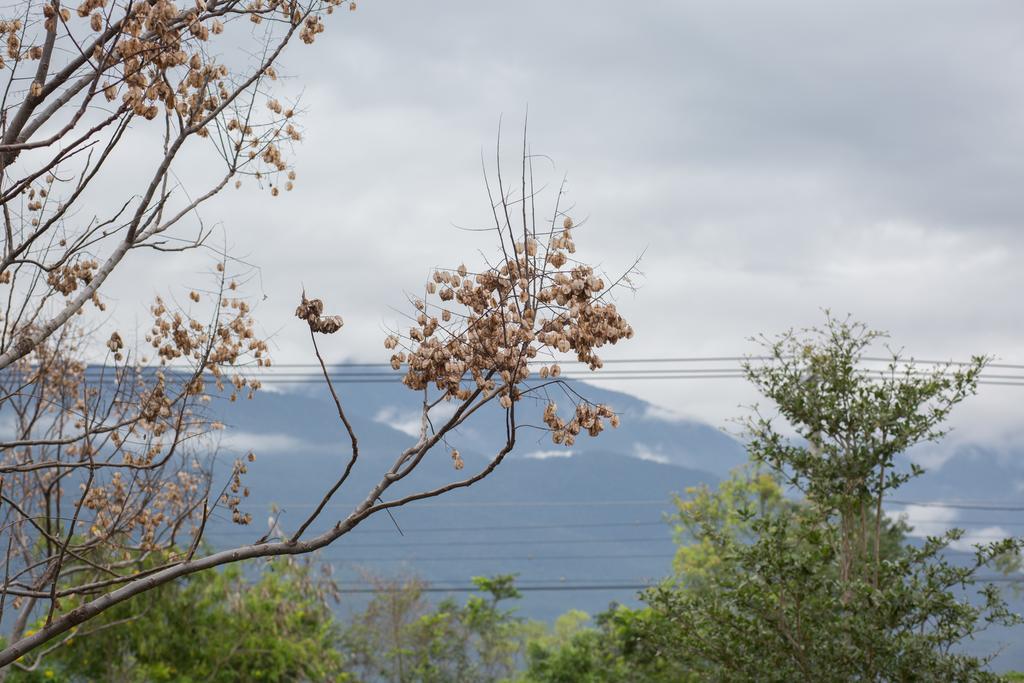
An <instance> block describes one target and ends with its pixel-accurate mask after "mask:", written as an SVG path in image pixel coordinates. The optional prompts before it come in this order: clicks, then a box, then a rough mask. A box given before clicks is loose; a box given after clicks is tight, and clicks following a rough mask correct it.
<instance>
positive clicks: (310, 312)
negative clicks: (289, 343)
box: [295, 292, 345, 334]
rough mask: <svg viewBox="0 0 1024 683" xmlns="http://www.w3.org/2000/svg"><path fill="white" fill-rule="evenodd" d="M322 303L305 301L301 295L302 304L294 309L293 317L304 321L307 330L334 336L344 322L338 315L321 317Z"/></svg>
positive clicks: (303, 295) (304, 294)
mask: <svg viewBox="0 0 1024 683" xmlns="http://www.w3.org/2000/svg"><path fill="white" fill-rule="evenodd" d="M323 312H324V302H323V301H321V300H320V299H307V298H306V293H305V292H303V293H302V302H301V303H300V304H299V306H298V308H296V309H295V317H296V318H299V319H300V320H305V321H306V323H307V324H308V325H309V329H310V330H312V331H313V332H319V333H320V334H334V333H335V332H337V331H338V330H340V329H341V327H342V325H344V324H345V321H343V320H342V319H341V316H340V315H323Z"/></svg>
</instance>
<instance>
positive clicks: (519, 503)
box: [278, 498, 1024, 530]
mask: <svg viewBox="0 0 1024 683" xmlns="http://www.w3.org/2000/svg"><path fill="white" fill-rule="evenodd" d="M886 503H888V504H891V505H899V506H911V505H912V506H920V507H937V508H952V509H957V510H986V511H997V512H998V511H1001V512H1024V505H1010V504H1006V505H1001V504H989V503H979V504H974V503H968V502H956V501H950V502H945V501H915V500H896V499H885V500H883V505H884V504H886ZM671 504H672V501H670V500H666V499H661V498H651V499H634V500H481V501H433V502H429V503H416V506H417V507H421V508H427V507H446V508H449V507H471V508H480V507H498V508H501V507H513V508H531V507H532V508H544V507H629V506H646V505H664V506H669V505H671ZM314 505H315V504H314V503H300V502H295V503H279V504H278V506H279V507H281V508H284V509H289V508H291V509H306V508H310V507H313V506H314ZM349 507H351V504H345V503H337V504H334V505H328V506H327V508H326V509H331V508H334V509H348V508H349ZM453 530H454V529H453Z"/></svg>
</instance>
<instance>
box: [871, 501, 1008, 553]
mask: <svg viewBox="0 0 1024 683" xmlns="http://www.w3.org/2000/svg"><path fill="white" fill-rule="evenodd" d="M900 512H902V513H903V514H904V515H905V516H906V520H907V523H908V524H910V525H911V526H912V527H913V529H912V530H911V532H910V536H913V537H915V538H924V537H925V536H941V535H942V534H944V533H945V532H947V531H949V530H950V529H953V528H960V529H963V530H964V535H963V536H962V537H961V538H960V539H959V540H956V541H953V542H952V543H950V544H949V547H950V548H952V549H954V550H964V551H970V550H973V549H974V546H975V544H979V543H991V542H993V541H999V540H1002V539H1004V538H1009V537H1010V536H1012V535H1013V534H1011V533H1010V532H1009V531H1007V530H1006V529H1005V528H1004V527H1001V526H998V525H992V526H985V527H980V528H965V527H966V526H967V524H966V523H963V524H958V523H957V522H958V521H959V518H960V513H959V511H958V510H955V509H951V508H943V507H937V506H936V507H932V506H926V505H908V506H906V507H905V508H903V509H902V510H901V511H892V510H890V511H887V514H889V516H891V517H897V516H899V514H900Z"/></svg>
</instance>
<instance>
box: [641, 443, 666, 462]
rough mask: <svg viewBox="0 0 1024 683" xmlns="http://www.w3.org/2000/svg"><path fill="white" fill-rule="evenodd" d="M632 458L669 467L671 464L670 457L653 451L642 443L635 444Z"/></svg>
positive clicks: (656, 450) (655, 450)
mask: <svg viewBox="0 0 1024 683" xmlns="http://www.w3.org/2000/svg"><path fill="white" fill-rule="evenodd" d="M632 456H633V457H634V458H638V459H640V460H648V461H650V462H656V463H659V464H661V465H667V464H669V463H670V462H671V460H669V458H668V456H667V455H664V454H663V453H661V452H659V450H658V449H652V448H651V447H650V446H648V445H647V444H642V443H635V444H633V453H632Z"/></svg>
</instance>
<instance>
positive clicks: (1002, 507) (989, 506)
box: [883, 500, 1024, 512]
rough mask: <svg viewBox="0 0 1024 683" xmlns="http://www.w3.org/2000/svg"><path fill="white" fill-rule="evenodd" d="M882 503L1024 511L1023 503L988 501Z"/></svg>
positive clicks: (904, 501) (956, 508)
mask: <svg viewBox="0 0 1024 683" xmlns="http://www.w3.org/2000/svg"><path fill="white" fill-rule="evenodd" d="M884 503H890V504H892V505H900V506H911V505H912V506H915V507H925V508H950V509H953V510H988V511H997V512H1024V505H995V504H990V503H979V504H975V503H957V502H949V503H947V502H944V501H913V500H887V501H884V502H883V504H884Z"/></svg>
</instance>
